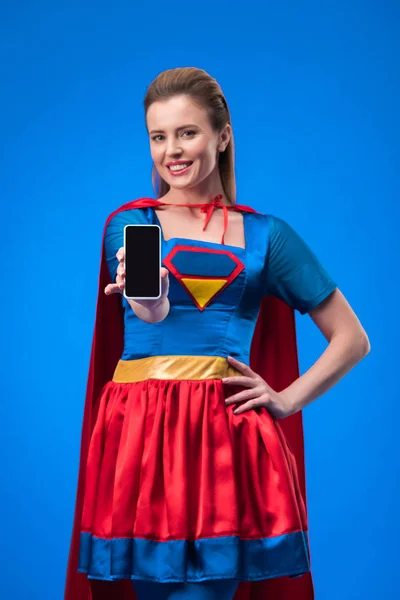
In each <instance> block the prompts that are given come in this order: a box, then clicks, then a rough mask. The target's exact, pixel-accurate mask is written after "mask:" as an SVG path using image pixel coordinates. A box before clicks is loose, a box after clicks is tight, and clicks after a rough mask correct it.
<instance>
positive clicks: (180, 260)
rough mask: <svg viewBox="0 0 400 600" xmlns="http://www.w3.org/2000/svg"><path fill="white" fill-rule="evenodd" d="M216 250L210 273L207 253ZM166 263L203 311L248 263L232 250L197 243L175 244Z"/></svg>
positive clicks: (165, 260) (164, 262)
mask: <svg viewBox="0 0 400 600" xmlns="http://www.w3.org/2000/svg"><path fill="white" fill-rule="evenodd" d="M206 254H207V255H210V254H212V270H213V273H215V275H212V276H211V275H208V274H206V273H205V271H206V270H207V261H205V258H206V256H205V255H206ZM163 264H164V265H165V266H166V268H167V269H169V271H170V272H171V273H172V274H173V275H174V276H175V277H176V279H177V280H178V281H179V283H180V284H181V285H182V286H183V287H184V289H185V290H186V291H187V293H188V294H189V296H190V297H191V298H192V300H193V302H194V303H195V305H196V306H197V308H198V309H199V310H200V311H203V310H204V309H205V308H206V307H207V306H208V305H209V304H210V303H211V302H212V301H213V300H214V298H216V296H218V294H220V293H221V292H222V291H223V290H224V289H225V288H227V287H228V285H230V284H231V283H232V281H234V279H236V277H237V276H238V275H239V274H240V273H241V272H242V271H243V269H244V264H243V263H242V262H241V260H240V259H239V258H238V257H237V256H235V255H234V254H232V252H229V250H214V249H211V248H199V247H196V246H182V245H178V246H175V248H173V249H172V250H171V252H170V253H169V254H168V255H167V256H166V257H165V259H164V260H163Z"/></svg>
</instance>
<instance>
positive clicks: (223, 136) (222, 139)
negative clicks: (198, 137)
mask: <svg viewBox="0 0 400 600" xmlns="http://www.w3.org/2000/svg"><path fill="white" fill-rule="evenodd" d="M231 135H232V127H231V126H230V124H229V123H227V124H226V125H225V127H224V129H223V130H222V131H221V133H220V134H219V144H218V152H225V150H226V147H227V145H228V144H229V142H230V139H231Z"/></svg>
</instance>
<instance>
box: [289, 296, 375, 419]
mask: <svg viewBox="0 0 400 600" xmlns="http://www.w3.org/2000/svg"><path fill="white" fill-rule="evenodd" d="M309 315H310V317H311V318H312V320H313V321H314V323H315V324H316V325H317V327H318V328H319V330H320V331H321V333H322V334H323V335H324V336H325V338H326V339H327V340H328V342H329V344H328V347H327V348H326V350H325V351H324V352H323V353H322V354H321V356H320V357H319V359H318V360H317V361H316V362H315V363H314V364H313V365H312V367H310V369H308V371H306V372H305V373H304V374H303V375H301V376H300V377H299V378H298V379H296V380H295V381H294V382H293V383H292V384H291V385H289V386H288V387H287V388H285V389H284V390H283V391H282V392H281V394H282V396H283V397H285V398H287V399H288V400H289V401H290V403H291V404H292V405H293V407H294V412H297V411H298V410H301V409H303V408H304V407H305V406H307V405H308V404H310V403H311V402H313V401H314V400H316V399H317V398H318V397H319V396H321V395H322V394H324V393H325V392H327V391H328V390H329V389H330V388H332V387H333V386H334V385H335V384H336V383H337V382H338V381H340V379H342V377H343V376H344V375H346V373H348V372H349V371H350V370H351V369H352V368H353V367H354V366H355V365H356V364H357V363H358V362H359V361H360V360H362V359H363V358H364V357H365V356H366V355H367V354H368V353H369V351H370V343H369V339H368V336H367V334H366V332H365V330H364V328H363V327H362V325H361V323H360V321H359V320H358V318H357V316H356V314H355V313H354V311H353V309H352V308H351V306H350V304H349V303H348V302H347V300H346V298H345V297H344V295H343V294H342V292H341V291H340V290H338V289H336V290H335V291H334V292H333V293H332V294H331V295H330V296H329V298H327V299H326V300H325V301H324V302H322V304H320V305H319V306H318V307H316V308H314V309H312V310H311V311H310V312H309Z"/></svg>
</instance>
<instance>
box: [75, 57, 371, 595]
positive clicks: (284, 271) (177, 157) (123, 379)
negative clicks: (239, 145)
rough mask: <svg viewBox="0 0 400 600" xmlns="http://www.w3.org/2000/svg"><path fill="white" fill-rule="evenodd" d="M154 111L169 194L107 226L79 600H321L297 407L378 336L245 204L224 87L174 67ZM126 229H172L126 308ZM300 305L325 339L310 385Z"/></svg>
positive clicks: (81, 497)
mask: <svg viewBox="0 0 400 600" xmlns="http://www.w3.org/2000/svg"><path fill="white" fill-rule="evenodd" d="M145 113H146V125H147V130H148V133H149V137H150V149H151V156H152V159H153V162H154V181H155V183H156V185H157V187H158V198H160V200H158V201H156V200H151V199H141V200H139V201H135V202H132V203H129V204H126V205H124V206H122V207H120V208H119V209H118V210H117V211H115V212H114V213H112V214H111V215H110V217H109V218H108V219H107V222H106V227H105V232H104V239H103V253H102V263H101V272H100V281H99V290H100V295H99V299H98V308H97V318H96V327H95V336H94V342H93V348H92V357H91V367H90V373H89V383H88V392H87V399H86V404H85V415H84V425H83V434H82V449H81V465H80V475H79V484H78V497H77V508H76V513H75V524H74V537H73V541H72V548H71V554H70V561H69V572H68V578H67V588H66V595H65V597H66V598H67V600H83V599H85V600H86V598H89V597H90V596H89V583H90V590H91V597H92V598H93V599H94V600H100V598H113V599H118V600H122V599H124V600H125V599H130V598H135V595H136V596H137V597H138V599H139V600H141V599H142V598H146V599H149V598H154V599H156V598H157V599H160V600H162V599H164V598H165V599H167V598H168V599H170V600H172V599H177V598H183V597H184V598H197V599H198V600H201V599H205V598H207V599H208V600H210V599H214V598H215V599H216V598H218V599H219V600H228V599H231V598H233V596H234V595H235V598H238V597H240V598H245V597H252V598H253V597H255V594H254V595H253V591H254V590H255V589H256V587H255V584H251V585H250V584H248V585H250V587H247V588H245V587H244V586H243V585H241V586H239V582H244V581H247V582H256V581H266V582H267V583H265V584H261V587H260V586H259V588H258V593H259V596H258V597H271V598H272V597H275V598H284V597H285V598H286V597H296V599H298V600H310V599H311V598H312V597H313V592H312V583H311V576H310V564H309V555H308V539H307V514H306V508H305V497H304V496H305V487H304V471H303V459H304V457H303V446H302V429H301V410H302V409H303V408H304V407H305V406H307V405H308V404H309V403H310V402H312V401H313V400H315V399H316V398H317V397H319V396H320V395H321V394H323V393H324V392H326V391H327V390H328V389H330V388H331V387H332V386H333V385H334V384H335V383H336V382H337V381H339V379H340V378H341V377H342V376H343V375H344V374H345V373H346V372H348V371H349V370H350V369H351V368H352V367H353V366H354V365H355V364H356V363H357V362H359V361H360V360H361V359H362V358H363V357H364V356H365V355H366V354H368V352H369V341H368V337H367V335H366V333H365V331H364V329H363V328H362V326H361V324H360V323H359V321H358V319H357V317H356V315H355V314H354V312H353V311H352V309H351V308H350V306H349V304H348V303H347V301H346V299H345V298H344V296H343V295H342V293H341V292H340V291H339V289H338V288H337V286H336V283H335V282H334V281H333V280H332V279H331V277H330V276H329V275H328V273H327V272H326V271H325V270H324V268H323V267H322V265H321V264H320V263H319V261H318V259H317V258H316V257H315V255H314V254H313V253H312V251H311V250H310V249H309V248H308V246H307V245H306V244H305V243H304V241H303V240H302V239H301V238H300V237H299V236H298V235H297V234H296V233H295V231H294V230H293V229H292V228H291V227H290V226H289V225H288V224H287V223H285V222H284V221H283V220H281V219H279V218H277V217H273V216H272V215H263V214H259V213H257V212H255V211H254V210H253V209H251V208H248V207H246V206H242V205H238V204H236V197H235V196H236V193H235V176H234V165H233V134H232V126H231V120H230V115H229V110H228V106H227V103H226V100H225V98H224V96H223V94H222V91H221V89H220V87H219V85H218V84H217V82H216V81H215V80H214V79H212V78H211V77H210V76H209V75H208V74H207V73H205V72H204V71H202V70H200V69H194V68H186V69H174V70H170V71H165V72H163V73H161V74H160V75H159V76H158V77H157V78H156V79H155V80H154V81H153V82H152V84H151V85H150V86H149V89H148V91H147V95H146V98H145ZM130 223H156V224H158V225H159V226H160V227H161V231H162V257H163V265H164V266H163V267H162V269H161V277H162V295H161V298H160V299H159V300H153V301H151V300H146V301H140V302H139V301H133V300H128V299H127V298H126V297H125V296H124V277H125V271H124V249H123V228H124V226H125V225H126V224H130ZM120 295H122V298H121V297H120ZM260 308H261V310H260ZM294 309H297V310H298V311H299V312H301V313H302V314H305V313H308V314H310V316H311V318H312V319H313V321H314V322H315V324H316V325H317V327H319V329H320V330H321V332H322V333H323V335H324V336H325V337H326V339H327V340H328V342H329V344H328V346H327V348H326V350H325V351H324V353H323V354H322V356H321V357H320V358H319V359H318V360H317V362H316V363H315V364H314V365H313V366H312V367H311V369H309V370H308V371H307V372H306V373H304V374H303V375H302V376H301V377H299V376H298V370H297V357H296V345H295V336H294V321H293V310H294ZM250 353H251V357H250ZM250 358H251V360H250ZM250 362H251V366H250ZM78 542H79V543H78ZM78 547H79V553H78ZM77 569H78V571H79V573H80V575H77V574H76V570H77ZM238 586H239V588H238ZM285 594H287V596H285Z"/></svg>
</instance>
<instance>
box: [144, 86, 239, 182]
mask: <svg viewBox="0 0 400 600" xmlns="http://www.w3.org/2000/svg"><path fill="white" fill-rule="evenodd" d="M147 129H148V131H149V136H150V150H151V156H152V159H153V161H154V164H155V167H156V169H157V171H158V173H159V174H160V176H161V177H162V178H163V179H164V181H166V182H167V183H168V184H169V185H170V186H171V188H178V189H184V188H192V187H194V186H196V185H198V184H199V183H200V182H202V181H204V180H205V179H206V178H207V177H209V176H210V174H211V173H213V172H215V171H216V172H217V169H218V166H217V156H218V152H223V151H224V150H225V148H226V146H227V145H228V143H229V139H230V126H229V125H227V126H226V128H225V129H224V131H223V132H221V133H218V132H215V131H214V130H213V129H212V127H211V123H210V120H209V118H208V114H207V112H206V110H205V109H204V108H202V107H200V106H198V105H197V104H195V103H194V102H193V101H192V100H191V98H190V97H189V96H184V95H182V96H173V97H172V98H169V99H168V100H164V101H157V102H153V104H151V105H150V107H149V109H148V111H147Z"/></svg>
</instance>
